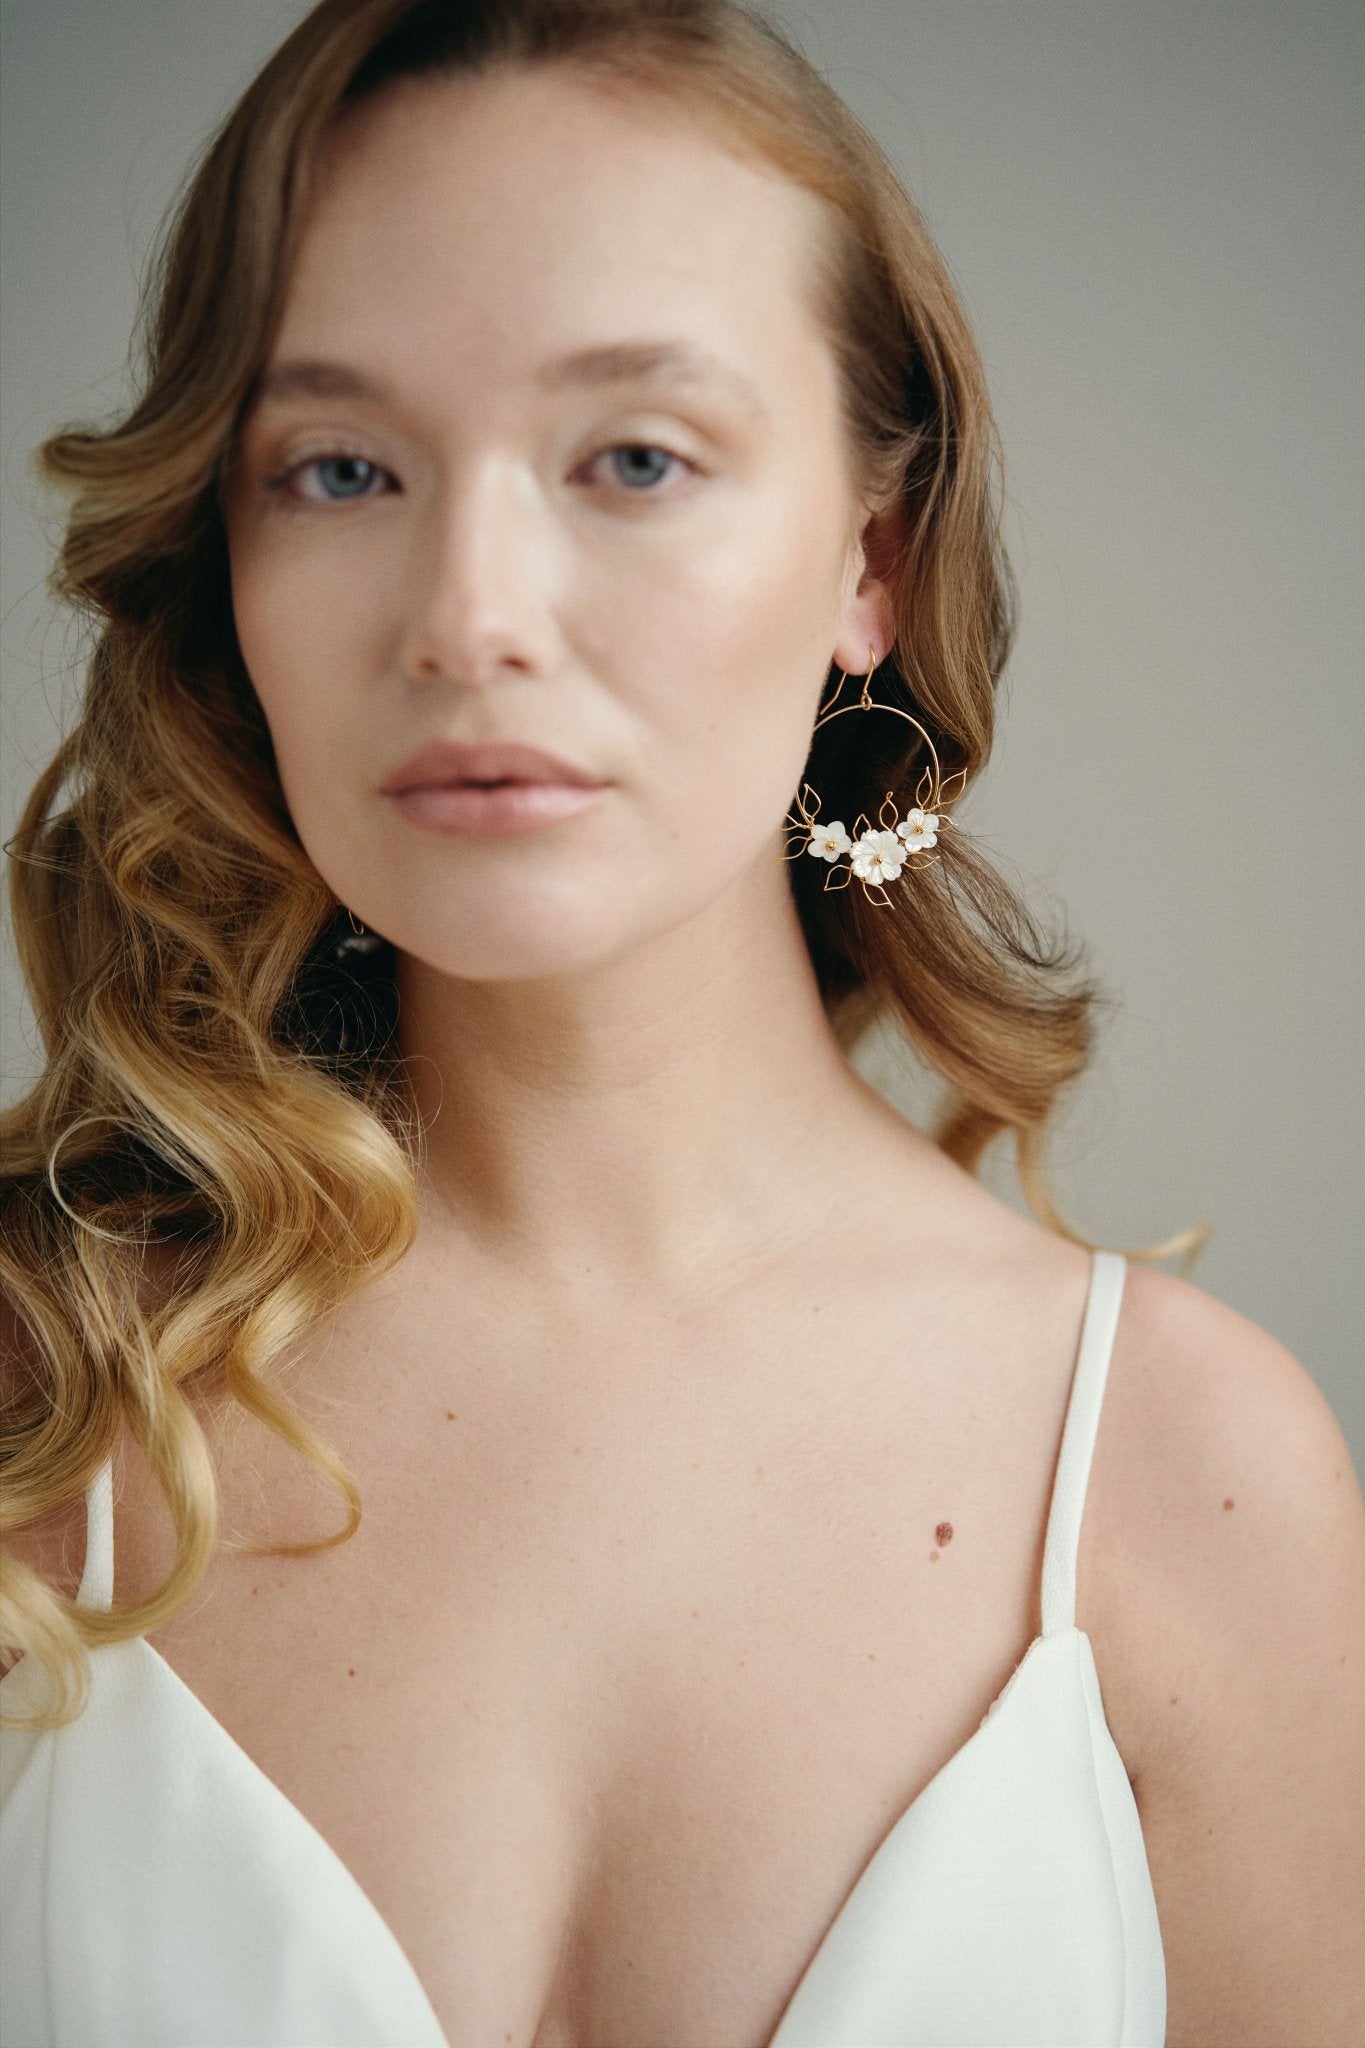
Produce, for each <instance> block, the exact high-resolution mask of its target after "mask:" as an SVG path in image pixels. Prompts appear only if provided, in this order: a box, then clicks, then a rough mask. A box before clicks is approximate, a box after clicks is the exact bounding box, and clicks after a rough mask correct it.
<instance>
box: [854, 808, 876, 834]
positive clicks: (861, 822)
mask: <svg viewBox="0 0 1365 2048" xmlns="http://www.w3.org/2000/svg"><path fill="white" fill-rule="evenodd" d="M871 830H872V825H871V821H870V820H869V818H868V815H867V812H866V811H859V813H858V815H857V817H856V818H855V819H854V820H853V831H852V833H851V834H850V837H851V838H853V839H861V838H862V836H863V833H864V832H870V831H871Z"/></svg>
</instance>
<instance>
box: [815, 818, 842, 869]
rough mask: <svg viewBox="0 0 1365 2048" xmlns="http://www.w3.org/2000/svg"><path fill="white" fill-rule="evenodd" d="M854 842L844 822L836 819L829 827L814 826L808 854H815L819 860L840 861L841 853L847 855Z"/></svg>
mask: <svg viewBox="0 0 1365 2048" xmlns="http://www.w3.org/2000/svg"><path fill="white" fill-rule="evenodd" d="M852 844H853V841H852V840H851V839H850V838H849V836H848V834H847V832H845V830H844V826H843V820H842V819H841V818H835V819H834V821H833V822H832V823H831V824H829V825H812V826H811V832H810V845H809V846H808V847H807V848H806V852H807V853H813V854H814V855H815V857H816V859H817V860H838V858H839V855H840V854H841V853H847V852H848V850H849V848H850V847H851V846H852Z"/></svg>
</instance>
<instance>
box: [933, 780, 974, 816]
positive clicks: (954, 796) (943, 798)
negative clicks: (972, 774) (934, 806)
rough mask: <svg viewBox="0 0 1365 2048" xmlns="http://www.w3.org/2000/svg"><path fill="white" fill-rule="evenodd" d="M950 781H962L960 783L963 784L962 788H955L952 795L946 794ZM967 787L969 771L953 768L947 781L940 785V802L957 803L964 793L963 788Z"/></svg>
mask: <svg viewBox="0 0 1365 2048" xmlns="http://www.w3.org/2000/svg"><path fill="white" fill-rule="evenodd" d="M950 782H957V783H960V784H961V785H962V788H961V789H955V790H954V791H953V793H952V795H951V796H947V795H945V791H946V790H947V788H948V784H949V783H950ZM966 787H967V771H966V769H965V768H955V769H954V770H953V773H952V774H951V775H950V776H948V778H947V780H946V781H945V782H944V783H943V784H942V786H941V787H940V789H939V793H938V801H939V803H940V804H955V803H956V802H957V800H958V798H959V797H960V796H961V794H962V790H963V789H965V788H966ZM949 822H950V823H951V822H952V821H951V820H949Z"/></svg>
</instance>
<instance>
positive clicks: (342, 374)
mask: <svg viewBox="0 0 1365 2048" xmlns="http://www.w3.org/2000/svg"><path fill="white" fill-rule="evenodd" d="M647 377H663V378H665V379H667V380H668V381H669V382H672V383H675V384H681V385H705V384H713V385H718V386H720V387H721V388H723V389H724V390H726V391H728V393H729V394H730V396H731V397H732V398H733V399H734V400H736V402H737V403H738V404H739V405H740V406H741V407H742V408H743V410H744V411H745V412H747V413H749V414H750V415H751V416H752V417H753V418H756V419H762V418H766V417H767V408H766V406H765V405H764V403H763V400H762V398H761V396H760V395H759V391H758V387H757V386H756V385H755V384H753V383H751V381H750V380H749V378H748V377H746V376H744V375H743V373H742V372H741V371H739V370H736V369H735V368H733V366H732V365H731V364H729V363H727V362H725V361H724V359H723V358H722V357H720V356H716V355H712V354H710V353H709V352H708V351H706V350H704V349H697V348H693V347H690V346H685V345H684V344H682V343H680V342H676V341H616V342H602V343H598V344H596V345H594V346H593V347H591V348H581V349H575V350H573V352H572V353H571V354H569V355H565V356H556V357H555V358H554V360H553V361H551V362H548V363H545V364H543V365H542V367H541V368H540V370H539V371H538V372H537V374H536V379H535V381H536V383H537V384H538V385H539V386H540V388H541V390H543V391H563V390H568V389H572V388H573V387H575V386H578V387H580V388H593V387H600V388H607V387H610V386H612V385H615V384H629V383H638V382H641V381H642V380H643V379H645V378H647ZM295 398H359V399H364V400H367V401H369V402H371V403H374V404H379V405H385V404H388V403H390V402H391V399H392V393H391V392H390V390H389V387H388V386H387V385H386V384H384V383H383V382H381V381H380V380H379V379H378V378H375V377H371V376H370V375H369V374H368V373H367V372H366V371H363V370H359V369H356V368H355V367H354V365H352V364H349V363H336V362H329V361H326V360H324V359H322V358H320V357H304V358H299V359H298V360H296V361H293V362H279V363H268V364H267V365H266V367H265V368H264V369H263V370H262V371H261V373H260V375H259V376H258V378H257V380H256V383H255V386H254V387H253V391H252V394H251V400H250V409H252V410H254V409H255V407H256V406H258V405H260V404H262V403H264V402H266V401H269V402H270V403H273V404H284V403H287V402H288V401H289V400H290V399H295Z"/></svg>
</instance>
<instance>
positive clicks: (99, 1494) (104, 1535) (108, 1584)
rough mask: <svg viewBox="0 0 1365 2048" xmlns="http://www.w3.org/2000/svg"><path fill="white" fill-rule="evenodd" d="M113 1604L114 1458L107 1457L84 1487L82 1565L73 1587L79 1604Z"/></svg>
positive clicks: (99, 1606) (106, 1607) (84, 1605)
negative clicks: (75, 1584) (83, 1546)
mask: <svg viewBox="0 0 1365 2048" xmlns="http://www.w3.org/2000/svg"><path fill="white" fill-rule="evenodd" d="M113 1604H114V1461H113V1458H112V1457H109V1458H106V1459H105V1461H104V1463H103V1464H102V1465H101V1466H100V1469H99V1471H98V1472H97V1473H96V1474H95V1476H94V1478H93V1479H92V1480H91V1482H90V1484H89V1486H87V1487H86V1489H85V1569H84V1571H83V1572H82V1573H81V1582H80V1585H79V1586H78V1587H77V1588H76V1605H77V1606H78V1607H95V1608H100V1609H108V1608H110V1607H112V1606H113Z"/></svg>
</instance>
